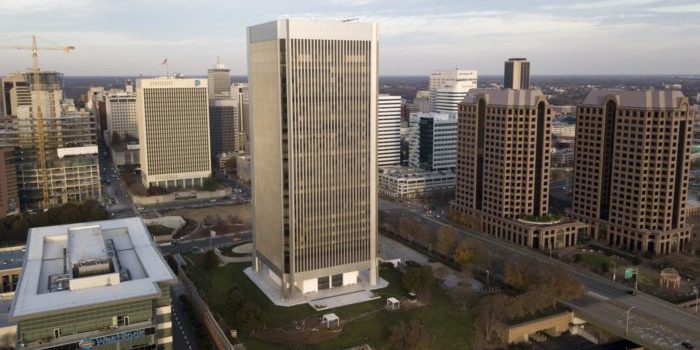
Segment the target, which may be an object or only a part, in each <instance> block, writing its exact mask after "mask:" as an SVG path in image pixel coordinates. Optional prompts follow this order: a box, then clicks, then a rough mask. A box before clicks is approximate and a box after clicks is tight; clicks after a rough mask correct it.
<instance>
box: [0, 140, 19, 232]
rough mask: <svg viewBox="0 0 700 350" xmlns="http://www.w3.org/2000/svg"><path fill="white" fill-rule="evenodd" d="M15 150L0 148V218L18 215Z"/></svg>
mask: <svg viewBox="0 0 700 350" xmlns="http://www.w3.org/2000/svg"><path fill="white" fill-rule="evenodd" d="M16 172H17V168H16V167H15V149H14V148H12V147H0V218H3V217H5V216H8V215H13V214H17V213H19V197H18V196H17V174H16Z"/></svg>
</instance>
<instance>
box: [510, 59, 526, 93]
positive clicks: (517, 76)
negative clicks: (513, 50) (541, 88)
mask: <svg viewBox="0 0 700 350" xmlns="http://www.w3.org/2000/svg"><path fill="white" fill-rule="evenodd" d="M503 88H504V89H529V88H530V62H529V61H528V60H527V59H526V58H509V59H508V61H506V63H505V68H504V72H503Z"/></svg>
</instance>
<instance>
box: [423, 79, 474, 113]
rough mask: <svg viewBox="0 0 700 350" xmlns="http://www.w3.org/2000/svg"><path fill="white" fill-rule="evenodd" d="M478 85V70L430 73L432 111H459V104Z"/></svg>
mask: <svg viewBox="0 0 700 350" xmlns="http://www.w3.org/2000/svg"><path fill="white" fill-rule="evenodd" d="M476 86H477V72H476V71H475V70H466V69H450V70H436V71H433V73H431V74H430V86H429V87H430V111H431V112H439V113H457V109H458V108H457V106H458V105H459V103H460V102H462V100H463V99H464V96H466V95H467V92H469V90H471V89H474V88H476Z"/></svg>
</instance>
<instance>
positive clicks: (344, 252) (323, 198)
mask: <svg viewBox="0 0 700 350" xmlns="http://www.w3.org/2000/svg"><path fill="white" fill-rule="evenodd" d="M248 79H249V84H250V85H249V88H250V108H251V117H250V120H251V145H252V146H251V148H252V159H253V170H252V175H253V176H252V177H253V203H254V204H253V214H254V218H253V230H254V236H253V237H254V239H253V244H254V247H255V248H254V255H255V259H254V266H253V267H254V269H255V271H257V272H258V273H259V275H261V276H270V277H271V278H272V279H273V280H275V281H276V282H277V284H278V285H279V286H280V287H281V291H282V293H283V295H284V296H285V297H289V296H293V295H295V294H296V295H298V294H299V293H303V294H305V293H311V292H316V291H320V290H324V289H329V288H334V287H340V286H346V285H352V284H357V283H364V282H363V281H366V282H367V283H368V284H369V285H376V284H377V258H376V252H377V247H376V243H377V159H376V157H377V149H376V145H377V141H376V140H377V95H378V93H377V26H376V24H374V23H359V22H346V23H343V22H333V21H316V20H296V19H281V20H277V21H274V22H269V23H265V24H260V25H257V26H253V27H249V28H248Z"/></svg>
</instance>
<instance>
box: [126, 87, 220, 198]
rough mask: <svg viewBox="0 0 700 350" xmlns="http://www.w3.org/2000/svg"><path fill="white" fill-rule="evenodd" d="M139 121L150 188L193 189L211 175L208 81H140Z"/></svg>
mask: <svg viewBox="0 0 700 350" xmlns="http://www.w3.org/2000/svg"><path fill="white" fill-rule="evenodd" d="M136 120H137V124H138V125H137V129H138V132H139V142H140V144H141V147H140V154H139V157H140V159H141V179H142V182H143V185H144V186H146V188H149V187H151V186H158V187H163V188H192V187H199V186H202V185H203V183H204V180H205V179H206V178H208V177H209V176H211V157H210V153H209V152H210V151H209V103H208V97H207V80H206V79H173V78H158V79H140V80H137V82H136Z"/></svg>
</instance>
